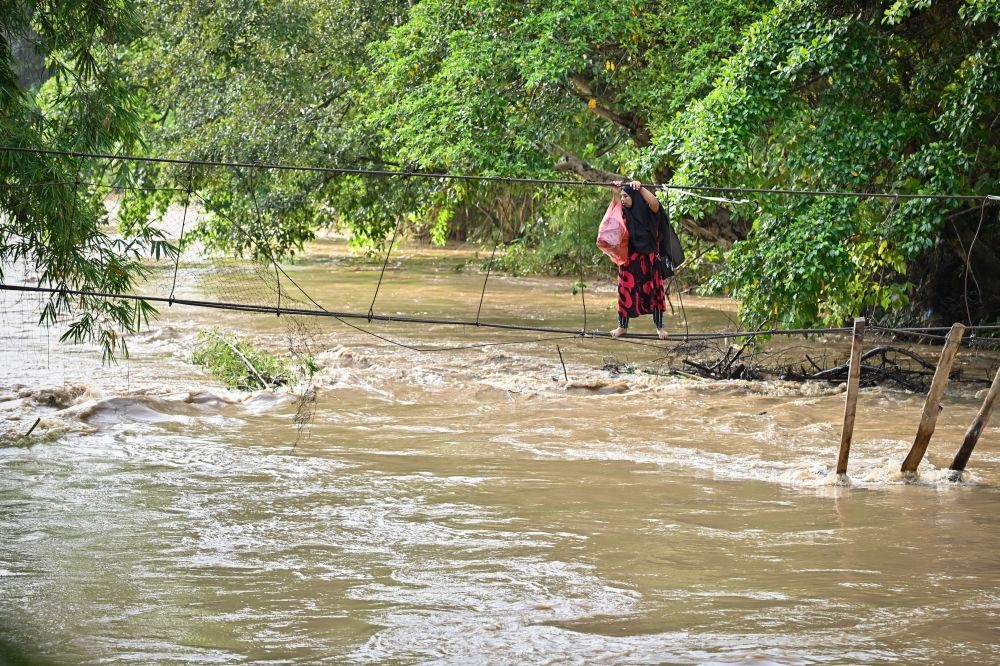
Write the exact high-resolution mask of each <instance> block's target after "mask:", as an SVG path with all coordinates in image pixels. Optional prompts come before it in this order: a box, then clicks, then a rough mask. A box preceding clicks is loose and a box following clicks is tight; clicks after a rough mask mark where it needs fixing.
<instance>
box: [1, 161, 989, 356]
mask: <svg viewBox="0 0 1000 666" xmlns="http://www.w3.org/2000/svg"><path fill="white" fill-rule="evenodd" d="M0 152H22V153H36V154H45V155H58V156H64V157H71V158H85V159H86V158H90V159H109V160H122V161H137V162H147V163H167V164H181V165H187V166H188V172H189V177H190V170H191V169H192V168H193V167H195V166H217V167H231V168H237V169H246V170H248V171H249V173H250V174H251V186H252V184H253V182H254V181H253V179H252V174H253V173H255V172H256V171H257V170H264V169H273V170H286V171H311V172H323V173H336V174H358V175H378V176H397V177H405V178H412V177H423V178H436V179H451V180H474V181H491V182H503V183H539V184H548V185H577V186H579V185H590V186H608V185H609V184H610V183H605V182H598V181H586V180H546V179H538V178H510V177H500V176H474V175H461V174H442V173H427V172H415V171H388V170H376V169H344V168H332V167H307V166H295V165H281V164H266V163H240V162H213V161H208V160H181V159H173V158H155V157H139V156H130V155H107V154H100V153H86V152H75V151H59V150H48V149H35V148H17V147H9V146H0ZM79 169H80V166H79V162H77V174H76V178H75V179H74V181H66V182H61V183H50V184H59V185H68V184H73V186H74V192H76V191H78V189H79V187H80V185H92V186H98V187H114V186H109V185H103V184H88V183H83V182H82V181H81V180H80V178H79ZM412 182H413V181H412V180H411V181H409V183H412ZM37 185H39V186H40V185H41V184H37ZM650 187H657V188H660V189H662V190H664V191H666V192H667V193H668V194H669V193H670V191H671V190H673V191H676V192H677V193H678V194H681V195H691V194H692V193H691V192H686V191H685V190H697V191H710V192H740V193H760V194H785V195H803V196H841V197H863V198H891V199H893V200H894V204H895V205H897V206H898V202H899V201H900V200H901V199H931V200H947V199H950V200H976V201H981V202H982V207H983V212H985V207H986V205H987V203H988V202H992V201H1000V196H996V195H985V196H984V195H944V194H900V193H878V192H837V191H808V190H780V189H773V190H769V189H761V188H733V187H714V186H691V185H686V186H673V185H667V184H650ZM115 189H128V188H115ZM131 189H151V190H168V189H169V190H172V191H184V192H186V193H187V197H188V200H189V198H190V196H191V194H192V193H193V192H192V189H191V184H190V182H189V183H188V187H187V188H186V189H185V188H141V187H136V188H131ZM407 189H409V187H408V188H407ZM193 194H194V195H195V196H196V197H198V198H199V199H200V200H201V201H202V202H203V203H204V204H206V205H207V202H206V201H205V199H204V198H203V197H201V196H200V195H199V194H198V193H196V192H194V193H193ZM252 194H253V196H254V203H255V205H257V201H256V192H252ZM694 196H701V195H697V194H695V195H694ZM702 198H710V197H702ZM75 199H76V197H74V203H75ZM725 201H726V202H728V203H744V202H742V201H733V200H725ZM186 208H187V204H186V205H185V218H186V213H187V211H186ZM257 210H258V215H259V214H260V213H259V206H258V209H257ZM74 214H75V213H74ZM222 216H223V217H225V218H227V219H228V220H229V221H230V222H232V223H233V224H234V226H235V228H237V229H238V230H239V231H241V233H246V232H245V230H243V229H242V228H241V227H240V225H238V224H236V222H235V220H233V219H232V218H231V217H229V216H227V215H225V214H222ZM400 222H401V221H400V220H397V224H396V228H395V231H394V234H393V239H392V242H391V243H390V245H389V248H388V250H387V253H386V257H385V260H384V262H383V266H382V272H381V274H380V276H379V285H378V286H377V287H376V291H375V296H374V297H373V300H372V305H371V307H370V308H369V311H368V313H367V314H366V315H362V314H358V313H350V312H330V311H327V310H326V309H325V308H324V307H323V306H322V305H320V304H319V303H317V302H316V301H315V300H314V299H313V298H312V297H311V296H310V295H309V294H308V293H307V292H305V291H304V290H303V289H302V287H301V286H299V285H298V284H297V283H296V282H295V281H294V280H291V278H290V277H289V276H288V274H287V273H286V272H285V271H284V269H282V268H281V267H280V265H279V264H278V263H277V261H276V259H275V257H274V255H273V249H272V248H270V247H268V250H269V255H270V259H271V263H272V264H273V266H274V267H275V271H276V277H277V280H278V290H279V300H278V304H277V307H267V306H261V305H247V304H237V303H225V302H212V301H203V300H194V299H176V298H174V297H173V288H171V295H170V297H169V298H162V297H156V296H136V295H130V294H109V293H103V292H97V291H89V290H70V289H67V288H65V285H61V286H58V287H27V286H17V285H6V284H0V289H4V290H20V291H36V292H47V293H50V294H58V295H59V296H60V297H63V298H65V297H66V296H67V295H78V296H81V297H96V298H122V299H131V300H146V301H150V302H168V304H173V303H178V304H184V305H190V306H195V307H208V308H217V309H226V310H236V311H246V312H266V313H271V314H276V315H278V316H280V315H281V314H282V313H290V314H298V315H303V316H330V317H334V318H337V319H338V320H340V321H342V322H343V323H345V324H348V325H349V326H353V325H352V324H349V323H348V322H346V321H344V320H345V319H349V318H366V319H367V320H368V321H369V322H371V321H373V320H379V321H386V322H410V323H424V324H443V325H461V326H476V327H480V326H483V327H490V328H498V329H507V330H532V331H538V332H545V333H562V334H567V335H572V336H574V337H575V336H580V337H605V336H608V337H609V336H610V334H607V333H602V332H600V331H588V330H587V328H586V323H587V322H586V310H584V328H583V329H563V328H552V327H537V326H522V325H512V324H498V323H486V324H484V323H482V322H481V320H480V317H479V313H478V312H477V317H476V321H475V322H468V321H461V320H446V319H432V318H419V317H405V316H390V315H375V314H374V303H375V298H377V295H378V291H379V286H380V285H381V283H382V279H383V277H384V274H385V271H386V267H387V264H388V259H389V256H390V254H391V251H392V249H393V246H394V244H395V241H396V239H397V237H398V232H399V228H400ZM183 224H184V223H183V222H182V227H183ZM182 233H183V231H182ZM495 250H496V248H494V253H495ZM492 261H493V260H492V258H491V265H492ZM279 273H280V274H284V275H285V276H286V277H289V279H290V280H291V282H292V283H293V284H294V285H295V286H296V288H298V289H299V291H301V292H302V293H303V294H304V295H305V296H306V297H307V298H308V299H309V300H310V301H311V302H312V303H313V305H315V306H316V307H317V308H319V311H315V310H308V309H301V308H288V307H286V308H282V307H281V301H280V289H281V282H280V276H279V275H278V274H279ZM488 279H489V273H487V280H488ZM174 281H175V283H176V265H175V274H174ZM483 295H485V283H484V288H483ZM481 307H482V299H481V301H480V310H481ZM682 307H683V305H682ZM584 308H586V306H585V305H584ZM685 319H686V318H685ZM353 327H354V328H358V330H362V331H363V329H361V328H360V327H356V326H353ZM870 330H873V331H879V332H882V333H885V334H894V335H897V334H902V335H913V336H918V337H928V338H938V337H943V336H938V335H935V334H934V332H936V331H937V332H942V333H943V332H946V331H948V330H949V327H923V328H887V327H871V329H870ZM967 330H968V331H970V332H973V333H974V332H976V331H984V332H985V331H997V330H1000V326H970V327H968V328H967ZM851 331H852V329H850V328H808V329H805V328H804V329H765V330H755V331H722V332H706V333H694V334H691V333H690V332H689V331H687V332H686V333H685V335H684V336H673V335H671V336H668V338H667V339H668V340H678V339H681V338H682V339H683V340H684V341H693V340H713V339H729V338H741V337H747V336H751V337H756V336H775V335H820V334H844V333H849V332H851ZM364 332H366V333H368V334H370V335H374V336H375V337H381V336H378V335H376V334H374V333H371V332H369V331H364ZM629 338H631V339H629V340H624V341H626V342H630V343H633V344H643V343H640V342H638V340H640V339H650V340H658V338H657V337H656V336H652V335H643V334H632V335H630V336H629ZM383 339H385V340H386V341H387V342H390V343H392V344H398V345H400V346H403V347H408V348H411V349H415V350H418V351H419V348H415V347H409V346H408V345H405V344H402V343H397V342H394V341H392V340H389V339H387V338H383ZM498 344H508V343H498ZM475 346H489V344H484V345H475Z"/></svg>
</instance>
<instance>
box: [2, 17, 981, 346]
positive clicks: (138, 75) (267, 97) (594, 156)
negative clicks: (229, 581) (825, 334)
mask: <svg viewBox="0 0 1000 666" xmlns="http://www.w3.org/2000/svg"><path fill="white" fill-rule="evenodd" d="M8 4H9V5H10V7H9V9H10V11H7V10H6V9H5V11H4V12H3V15H2V16H3V17H2V18H0V22H2V23H3V24H2V25H0V28H2V30H0V34H2V35H3V37H2V38H0V44H2V45H3V47H4V48H3V49H2V50H0V100H2V102H0V104H2V107H0V130H2V132H3V136H4V137H5V138H4V140H3V141H2V143H5V144H10V145H18V146H30V147H46V148H55V149H64V150H75V151H92V152H110V153H116V152H122V153H136V152H143V153H145V154H149V155H157V156H167V157H176V158H182V159H198V160H212V161H224V162H240V163H285V164H297V165H302V166H335V167H346V168H357V169H388V170H402V171H430V172H435V173H438V172H440V173H454V174H479V175H493V176H502V177H507V176H517V177H530V178H539V179H547V180H548V179H586V180H605V181H607V180H612V179H620V178H623V177H627V178H639V179H642V180H643V181H645V182H654V181H655V182H662V183H668V184H670V185H672V186H675V187H678V188H682V187H683V186H714V187H730V188H754V189H763V190H774V189H789V190H810V191H850V192H892V193H899V194H939V195H950V194H964V195H974V196H976V197H980V198H978V199H971V200H956V199H939V200H931V199H894V198H864V197H819V196H789V195H762V194H759V193H739V192H728V193H727V192H725V191H719V192H716V193H715V194H718V195H724V197H721V198H726V199H729V201H719V200H717V199H718V198H720V197H716V198H713V199H706V198H702V197H699V196H692V194H693V193H685V192H683V191H681V190H672V191H671V194H670V195H669V196H668V195H663V196H664V198H665V199H668V203H669V206H670V210H671V212H672V216H673V219H674V221H675V224H676V225H677V226H678V227H679V229H681V230H682V232H683V234H684V235H685V242H686V243H687V245H688V247H689V248H691V249H692V250H694V251H691V252H689V253H688V254H689V257H697V259H695V260H694V261H693V262H692V266H691V267H690V268H689V270H688V272H686V273H685V274H684V279H687V280H689V281H690V283H691V285H690V286H692V287H696V288H700V289H702V290H703V291H706V292H711V293H723V294H730V295H732V296H735V297H736V298H738V299H739V301H740V302H741V307H742V312H741V316H742V318H743V320H744V322H745V323H746V325H748V326H758V325H761V326H772V327H782V326H785V327H805V326H812V325H821V324H827V325H840V324H843V323H844V322H845V321H848V320H849V319H850V318H852V317H854V316H858V315H862V314H864V315H866V316H868V317H869V318H874V319H875V320H878V321H882V322H883V323H887V324H889V323H900V322H907V323H914V324H916V323H919V324H924V323H934V324H937V323H942V322H943V323H951V322H953V321H965V322H967V323H992V322H996V321H1000V260H998V257H997V256H996V254H997V252H998V248H1000V222H998V209H1000V205H998V204H997V203H995V202H994V203H988V202H987V201H986V199H985V196H986V195H995V194H998V193H1000V192H998V190H997V183H998V182H1000V131H998V130H1000V123H998V118H1000V41H998V22H1000V5H998V4H997V3H996V2H995V1H994V0H893V1H882V2H857V1H854V2H851V1H835V0H754V1H751V2H747V1H740V2H737V1H735V0H722V1H719V0H714V1H710V0H692V1H690V2H685V3H678V2H652V1H643V0H627V1H625V2H618V3H607V2H598V1H597V0H566V1H565V2H560V3H539V2H521V1H516V2H515V1H513V0H471V1H469V2H462V3H456V2H452V1H450V0H420V1H419V2H414V1H404V0H388V1H386V2H380V3H370V2H360V1H359V0H332V1H331V0H323V1H320V0H294V1H292V0H218V1H215V0H211V1H210V0H183V1H181V0H176V1H171V2H162V1H161V0H156V1H154V0H103V1H102V2H87V3H82V2H76V1H71V0H53V1H50V2H40V1H37V0H35V1H28V0H25V1H22V2H16V3H8ZM24 44H29V45H33V46H35V47H37V50H38V51H40V52H41V54H42V55H43V56H44V58H45V63H46V65H47V67H48V69H47V70H46V74H45V76H43V77H41V78H45V81H44V82H43V83H42V82H39V81H35V82H31V81H26V80H23V79H19V78H18V73H19V71H18V62H20V61H15V59H14V57H13V50H12V49H14V48H15V47H18V48H21V49H22V50H23V46H24ZM22 60H23V58H22ZM100 178H104V179H106V180H107V179H111V180H112V181H113V182H114V183H116V184H120V185H126V186H129V185H131V186H134V185H142V186H144V187H150V188H171V189H172V190H176V191H167V190H157V191H146V192H145V193H139V192H137V193H135V196H131V195H130V196H129V197H127V198H126V201H125V203H124V205H123V209H122V215H121V225H122V230H123V231H124V240H122V241H121V242H120V243H119V241H112V240H111V239H110V237H109V236H107V235H106V234H105V232H104V231H103V230H102V228H101V225H100V223H101V222H102V218H103V216H104V213H103V210H102V208H101V207H100V206H99V205H97V204H96V203H95V202H96V201H99V199H98V197H99V196H100V193H99V192H97V191H95V190H94V189H93V188H89V187H88V186H86V184H85V183H86V182H93V181H95V180H98V179H100ZM0 179H2V182H3V183H4V184H6V185H13V186H14V187H5V188H3V189H2V190H0V211H2V212H3V216H4V217H3V220H4V222H3V224H4V227H3V234H2V245H0V247H2V259H3V260H4V261H8V262H9V261H11V260H27V261H30V262H33V263H34V264H35V265H38V266H39V267H41V269H42V276H43V281H44V282H46V283H48V284H51V285H56V286H65V287H66V288H76V289H86V290H93V291H109V292H121V291H123V290H127V288H128V286H129V285H130V284H131V283H130V280H132V279H134V277H135V276H137V275H138V273H139V271H140V270H141V266H140V259H141V256H142V255H143V254H148V253H160V254H162V253H169V252H172V251H175V249H176V248H174V247H173V246H172V245H171V244H170V243H168V242H167V241H166V239H164V238H163V237H162V236H160V235H159V233H158V232H157V231H156V230H155V228H153V227H152V226H151V225H150V224H149V223H148V220H149V214H150V213H151V212H153V211H156V210H162V209H164V208H165V207H166V206H167V205H168V204H169V203H170V202H171V201H179V200H180V199H181V198H182V197H185V196H187V194H186V191H187V190H191V191H193V192H194V193H195V196H196V197H197V199H198V203H199V205H201V206H203V208H204V209H205V210H206V211H207V212H208V213H209V215H207V216H205V218H204V220H203V222H202V223H201V224H200V226H199V227H198V228H197V229H196V230H195V231H194V232H193V233H194V234H195V235H196V237H197V238H198V240H200V241H202V242H203V243H205V244H206V245H207V246H208V247H210V248H214V249H217V250H219V251H222V252H228V253H242V254H245V255H251V256H258V257H262V258H270V257H278V256H289V255H291V254H294V253H295V252H297V251H298V250H300V249H301V248H302V247H303V244H304V243H306V242H308V241H309V240H310V239H311V238H313V236H314V233H315V232H316V230H317V229H321V228H324V227H341V228H345V229H347V230H349V231H350V233H351V235H352V242H354V243H355V244H356V245H357V246H358V247H373V246H378V245H379V244H382V243H384V242H385V241H386V239H387V238H388V237H390V236H391V234H392V231H393V230H394V229H395V228H396V225H397V222H400V221H403V222H404V223H405V229H406V230H407V231H408V232H409V233H410V234H411V235H413V236H414V237H419V238H424V239H426V240H427V241H429V242H437V243H441V242H444V241H446V240H448V239H460V240H465V241H472V242H478V243H481V244H483V246H484V247H486V248H490V247H492V246H494V245H497V247H498V249H499V254H500V257H501V259H500V263H499V266H500V267H501V268H503V269H505V270H508V271H511V272H514V273H524V272H535V271H549V272H562V273H575V272H577V271H580V270H581V267H582V269H583V270H585V271H600V270H604V271H608V272H610V271H611V270H612V269H611V267H610V265H607V264H606V263H601V261H600V256H599V254H598V253H597V251H596V248H594V246H593V242H592V241H593V235H594V230H595V228H596V225H597V222H598V221H599V219H600V216H601V214H602V213H603V209H604V207H605V206H606V205H607V200H608V198H609V192H608V191H607V190H604V189H603V188H591V187H568V186H561V187H560V186H549V185H547V186H539V185H536V184H517V183H510V182H502V181H501V182H490V183H484V182H471V181H459V180H438V179H407V178H384V177H381V178H376V177H366V176H364V175H360V174H356V175H333V174H330V173H328V172H320V171H313V172H304V171H276V170H256V169H245V168H227V169H212V168H207V167H191V166H185V165H156V164H152V163H147V164H142V165H138V166H137V165H135V164H128V163H117V162H116V163H113V164H111V165H109V164H108V163H106V162H101V161H96V160H80V159H53V158H51V157H46V156H39V155H31V154H26V153H0ZM55 182H58V183H63V184H65V183H71V184H72V187H65V186H63V187H59V188H56V187H50V186H46V185H45V184H46V183H55ZM701 194H705V192H701ZM234 220H251V221H252V223H251V224H246V225H242V226H241V227H240V228H239V230H238V232H237V230H236V229H234V222H233V221H234ZM66 312H76V313H78V314H80V316H81V318H80V319H79V320H78V321H80V322H82V323H79V324H78V325H77V328H76V337H78V338H85V337H87V336H88V335H90V336H95V337H99V336H101V335H102V334H103V335H104V336H105V339H106V340H108V341H110V346H111V347H113V346H114V344H117V341H118V340H119V339H120V338H119V337H108V336H110V335H111V334H110V333H109V331H114V330H115V328H116V327H120V328H125V329H126V330H130V329H132V328H134V327H135V326H136V325H137V324H138V322H140V321H141V320H142V319H143V318H144V317H145V316H148V315H149V314H151V311H150V310H144V309H143V306H142V305H130V304H127V303H118V302H117V301H115V300H105V299H96V298H93V299H92V298H84V299H82V300H80V301H77V300H71V299H67V298H59V297H56V298H55V299H54V300H53V303H52V314H53V315H55V314H57V313H58V314H63V313H66ZM53 320H54V317H53Z"/></svg>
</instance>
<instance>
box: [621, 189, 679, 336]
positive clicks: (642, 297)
mask: <svg viewBox="0 0 1000 666" xmlns="http://www.w3.org/2000/svg"><path fill="white" fill-rule="evenodd" d="M615 187H616V189H617V188H619V187H620V188H621V201H622V212H623V213H624V214H625V226H626V227H628V255H629V256H628V262H627V263H625V264H623V265H621V266H619V267H618V328H616V329H615V330H613V331H611V337H613V338H617V337H619V336H622V335H624V334H625V333H626V332H627V331H628V322H629V319H631V318H634V317H639V316H642V315H646V314H651V315H653V325H654V326H655V327H656V335H657V336H658V337H659V338H660V339H661V340H665V339H666V337H667V331H666V329H664V328H663V311H664V310H665V309H666V305H667V303H666V300H667V299H666V295H665V293H664V291H663V276H662V275H660V271H659V270H658V269H657V268H656V267H655V264H656V262H655V261H654V259H655V258H656V251H657V247H656V246H657V241H658V240H659V243H660V245H661V246H662V245H663V243H664V242H666V232H665V231H664V230H663V229H661V228H660V226H661V220H662V219H663V216H662V215H658V213H659V212H660V202H659V200H658V199H657V198H656V196H655V195H654V194H653V193H652V192H650V191H649V190H647V189H646V188H644V187H643V186H642V183H641V182H639V181H638V180H633V181H632V182H631V183H626V184H624V185H622V184H621V183H615ZM661 251H662V248H661Z"/></svg>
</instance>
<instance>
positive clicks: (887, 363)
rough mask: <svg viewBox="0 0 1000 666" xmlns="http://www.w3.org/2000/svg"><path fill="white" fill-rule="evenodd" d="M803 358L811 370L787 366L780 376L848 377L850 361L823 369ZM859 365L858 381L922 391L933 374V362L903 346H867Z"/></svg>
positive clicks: (840, 380) (865, 384)
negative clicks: (810, 366)
mask: <svg viewBox="0 0 1000 666" xmlns="http://www.w3.org/2000/svg"><path fill="white" fill-rule="evenodd" d="M901 357H902V358H901ZM806 358H807V360H808V361H809V362H810V364H811V365H812V366H813V370H814V371H813V372H810V371H808V370H806V369H805V367H803V366H800V367H799V369H798V370H795V369H793V368H791V367H789V368H786V370H785V372H784V373H783V375H782V377H781V378H782V379H788V380H792V381H818V380H819V381H827V382H831V383H834V384H839V383H843V382H846V381H847V380H848V376H849V373H850V370H851V364H850V362H849V361H847V362H844V363H842V364H840V365H837V366H834V367H832V368H827V369H825V370H824V369H820V368H819V366H818V365H816V363H815V362H814V361H813V360H812V359H810V358H808V357H806ZM904 359H908V360H904ZM859 365H860V372H861V375H860V377H859V381H860V384H861V386H863V387H869V386H879V385H885V384H896V385H897V386H899V387H900V388H903V389H906V390H908V391H915V392H917V393H924V392H926V391H927V388H928V387H929V386H930V382H931V379H932V378H933V377H934V364H932V363H930V362H928V361H927V360H926V359H924V358H923V357H922V356H920V355H919V354H917V353H916V352H914V351H911V350H909V349H904V348H902V347H892V346H882V347H876V348H875V349H870V350H868V351H867V352H865V353H863V354H862V355H861V359H860V363H859ZM914 366H916V367H914ZM960 375H961V370H957V371H956V372H955V373H954V374H953V375H952V377H951V378H952V379H958V378H959V377H960Z"/></svg>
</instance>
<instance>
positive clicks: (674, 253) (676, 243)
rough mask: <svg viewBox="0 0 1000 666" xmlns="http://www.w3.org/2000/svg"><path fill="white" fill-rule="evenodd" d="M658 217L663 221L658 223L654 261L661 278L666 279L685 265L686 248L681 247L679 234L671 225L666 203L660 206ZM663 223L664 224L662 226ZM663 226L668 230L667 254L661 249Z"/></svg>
mask: <svg viewBox="0 0 1000 666" xmlns="http://www.w3.org/2000/svg"><path fill="white" fill-rule="evenodd" d="M657 217H660V218H662V219H658V220H657V221H656V259H654V262H655V263H654V265H655V267H656V269H657V270H658V271H660V276H661V277H662V278H664V279H666V278H669V277H673V276H674V269H675V268H676V267H678V266H680V265H681V264H683V263H684V248H682V247H681V241H680V239H679V238H677V233H676V232H675V231H674V228H673V226H671V224H670V213H669V212H668V211H667V204H666V203H663V204H661V205H660V211H659V213H658V215H657ZM661 222H663V223H664V224H662V225H661V224H660V223H661ZM661 226H665V227H666V229H667V250H666V253H664V252H663V251H661V249H660V227H661Z"/></svg>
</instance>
